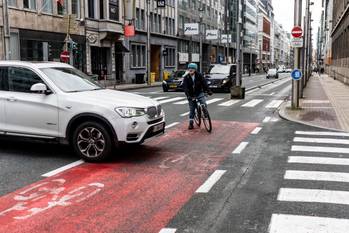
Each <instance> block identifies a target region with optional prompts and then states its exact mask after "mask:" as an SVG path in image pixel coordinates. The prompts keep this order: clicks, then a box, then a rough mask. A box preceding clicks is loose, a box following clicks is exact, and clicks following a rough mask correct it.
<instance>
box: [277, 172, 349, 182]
mask: <svg viewBox="0 0 349 233" xmlns="http://www.w3.org/2000/svg"><path fill="white" fill-rule="evenodd" d="M284 179H285V180H312V181H332V182H348V183H349V173H344V172H319V171H296V170H287V171H286V173H285V176H284Z"/></svg>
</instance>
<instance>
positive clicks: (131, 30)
mask: <svg viewBox="0 0 349 233" xmlns="http://www.w3.org/2000/svg"><path fill="white" fill-rule="evenodd" d="M133 36H135V26H134V25H125V37H133Z"/></svg>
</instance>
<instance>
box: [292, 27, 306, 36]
mask: <svg viewBox="0 0 349 233" xmlns="http://www.w3.org/2000/svg"><path fill="white" fill-rule="evenodd" d="M291 34H292V36H293V37H294V38H300V37H302V36H303V29H302V28H301V27H300V26H295V27H294V28H293V29H292V31H291Z"/></svg>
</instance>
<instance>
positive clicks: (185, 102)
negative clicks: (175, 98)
mask: <svg viewBox="0 0 349 233" xmlns="http://www.w3.org/2000/svg"><path fill="white" fill-rule="evenodd" d="M173 104H177V105H184V104H188V100H182V101H179V102H176V103H173Z"/></svg>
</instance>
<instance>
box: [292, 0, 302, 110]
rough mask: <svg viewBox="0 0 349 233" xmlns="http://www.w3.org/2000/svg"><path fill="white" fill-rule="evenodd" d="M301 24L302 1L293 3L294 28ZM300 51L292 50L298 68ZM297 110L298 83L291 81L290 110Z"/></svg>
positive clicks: (297, 0)
mask: <svg viewBox="0 0 349 233" xmlns="http://www.w3.org/2000/svg"><path fill="white" fill-rule="evenodd" d="M301 24H302V0H295V1H294V26H301ZM300 55H301V49H300V48H294V66H295V69H299V68H300V65H301V64H300ZM297 108H299V81H295V80H292V109H297Z"/></svg>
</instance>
